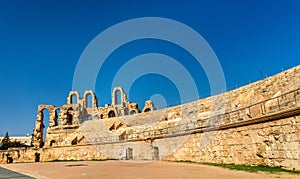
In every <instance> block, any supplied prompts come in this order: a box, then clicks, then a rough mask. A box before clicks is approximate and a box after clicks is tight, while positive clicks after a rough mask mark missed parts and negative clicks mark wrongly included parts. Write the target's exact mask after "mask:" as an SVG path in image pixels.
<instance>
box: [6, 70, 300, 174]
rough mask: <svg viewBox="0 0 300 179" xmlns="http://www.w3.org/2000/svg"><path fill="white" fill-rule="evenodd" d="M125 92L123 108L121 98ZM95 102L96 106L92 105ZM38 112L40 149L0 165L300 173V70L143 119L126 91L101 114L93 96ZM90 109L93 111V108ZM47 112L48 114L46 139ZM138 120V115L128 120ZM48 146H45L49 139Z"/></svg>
mask: <svg viewBox="0 0 300 179" xmlns="http://www.w3.org/2000/svg"><path fill="white" fill-rule="evenodd" d="M118 91H120V93H121V96H119V98H120V101H121V102H120V103H118V97H117V92H118ZM89 96H91V99H92V101H89V99H88V97H89ZM67 102H68V103H67V104H65V105H63V106H61V107H55V106H52V105H40V106H39V108H38V114H37V118H36V126H35V129H34V141H33V143H34V146H35V147H34V148H28V149H11V150H9V151H0V156H1V157H2V158H1V159H0V162H1V163H5V162H6V161H7V157H11V158H13V161H14V162H32V161H35V159H36V156H37V155H38V156H39V160H40V161H50V160H70V159H73V160H88V159H104V158H116V159H122V158H124V155H125V156H126V157H127V158H128V155H129V154H130V157H129V158H131V159H146V160H153V159H155V160H157V159H161V160H192V161H197V162H213V163H235V164H249V165H257V164H266V165H271V166H284V167H286V168H296V169H298V170H300V159H299V155H300V153H299V150H300V146H299V145H300V140H299V139H300V116H299V115H300V66H297V67H294V68H292V69H289V70H287V71H284V72H282V73H279V74H277V75H274V76H272V77H269V78H266V79H264V80H260V81H258V82H255V83H252V84H249V85H246V86H243V87H240V88H237V89H235V90H232V91H229V92H226V93H223V94H219V95H215V96H212V97H208V98H204V99H200V100H196V101H193V102H190V103H186V104H182V105H178V106H174V107H170V108H166V109H160V110H154V109H155V108H154V105H153V103H152V102H151V101H146V102H145V107H144V108H143V110H142V113H141V112H140V110H139V109H138V106H137V104H136V103H131V102H129V101H128V99H127V96H126V93H125V92H124V91H123V89H122V88H116V89H115V90H114V91H113V96H112V104H111V105H105V106H104V107H98V102H97V97H96V96H95V94H94V92H93V91H87V92H85V94H84V95H83V98H81V97H80V95H79V93H78V92H75V91H72V92H70V94H69V96H68V100H67ZM89 102H90V105H89ZM43 110H49V119H48V120H49V127H48V129H47V130H46V131H45V129H44V122H45V120H47V119H44V115H43ZM130 114H132V115H130ZM44 132H46V139H45V141H43V139H42V136H43V133H44Z"/></svg>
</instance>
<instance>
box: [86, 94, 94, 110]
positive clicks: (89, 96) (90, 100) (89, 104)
mask: <svg viewBox="0 0 300 179" xmlns="http://www.w3.org/2000/svg"><path fill="white" fill-rule="evenodd" d="M85 107H86V108H92V107H93V98H92V94H91V93H88V94H87V95H86V96H85Z"/></svg>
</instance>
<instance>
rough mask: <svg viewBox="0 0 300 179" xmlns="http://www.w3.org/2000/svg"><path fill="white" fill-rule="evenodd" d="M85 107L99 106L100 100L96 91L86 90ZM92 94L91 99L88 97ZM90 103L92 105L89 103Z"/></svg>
mask: <svg viewBox="0 0 300 179" xmlns="http://www.w3.org/2000/svg"><path fill="white" fill-rule="evenodd" d="M83 96H84V107H86V108H94V107H98V104H97V103H98V100H97V97H96V95H95V93H94V91H92V90H89V91H85V92H84V95H83ZM89 96H91V101H89V99H88V97H89ZM89 103H90V105H88V104H89Z"/></svg>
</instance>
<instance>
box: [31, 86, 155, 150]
mask: <svg viewBox="0 0 300 179" xmlns="http://www.w3.org/2000/svg"><path fill="white" fill-rule="evenodd" d="M118 91H119V92H120V95H121V96H118V94H117V92H118ZM89 97H90V98H89ZM118 98H120V100H119V101H120V102H119V103H118ZM154 109H155V107H154V104H153V102H152V101H150V100H149V101H146V102H145V107H144V108H143V110H142V112H149V111H153V110H154ZM44 110H48V111H49V114H50V115H49V128H48V129H47V135H46V139H45V141H43V136H44V129H45V125H44V121H45V119H44V112H43V111H44ZM140 112H141V111H140V110H139V108H138V105H137V103H132V102H130V101H128V99H127V95H126V93H125V92H124V90H123V88H122V87H116V88H114V90H113V92H112V104H111V105H109V104H106V105H105V106H104V107H98V98H97V97H96V95H95V93H94V92H93V91H85V93H84V95H83V98H81V96H80V94H79V93H78V92H77V91H71V92H70V93H69V96H68V99H67V104H65V105H63V106H61V107H56V106H53V105H39V106H38V112H37V117H36V124H35V129H34V143H33V145H34V146H35V147H37V148H42V147H44V146H46V147H51V146H53V145H56V146H58V145H64V144H66V143H68V142H69V143H71V144H73V145H74V144H75V143H78V142H80V140H82V137H83V136H81V138H77V136H75V137H74V138H73V139H70V141H66V137H67V135H65V133H66V132H65V131H66V130H68V131H69V133H71V132H74V131H75V130H76V129H78V128H79V125H80V124H81V123H83V122H84V121H87V120H100V119H105V118H113V117H120V116H126V115H129V114H138V113H140ZM120 125H123V124H122V123H119V124H118V126H116V127H115V126H111V127H110V128H118V127H120ZM75 141H76V142H75Z"/></svg>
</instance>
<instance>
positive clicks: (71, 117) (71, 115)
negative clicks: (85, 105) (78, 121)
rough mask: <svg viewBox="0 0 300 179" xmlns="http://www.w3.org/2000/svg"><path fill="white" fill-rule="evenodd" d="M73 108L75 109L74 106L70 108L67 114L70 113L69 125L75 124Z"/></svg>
mask: <svg viewBox="0 0 300 179" xmlns="http://www.w3.org/2000/svg"><path fill="white" fill-rule="evenodd" d="M72 110H73V108H69V109H68V112H67V115H68V118H67V125H72V124H73V114H72Z"/></svg>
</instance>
